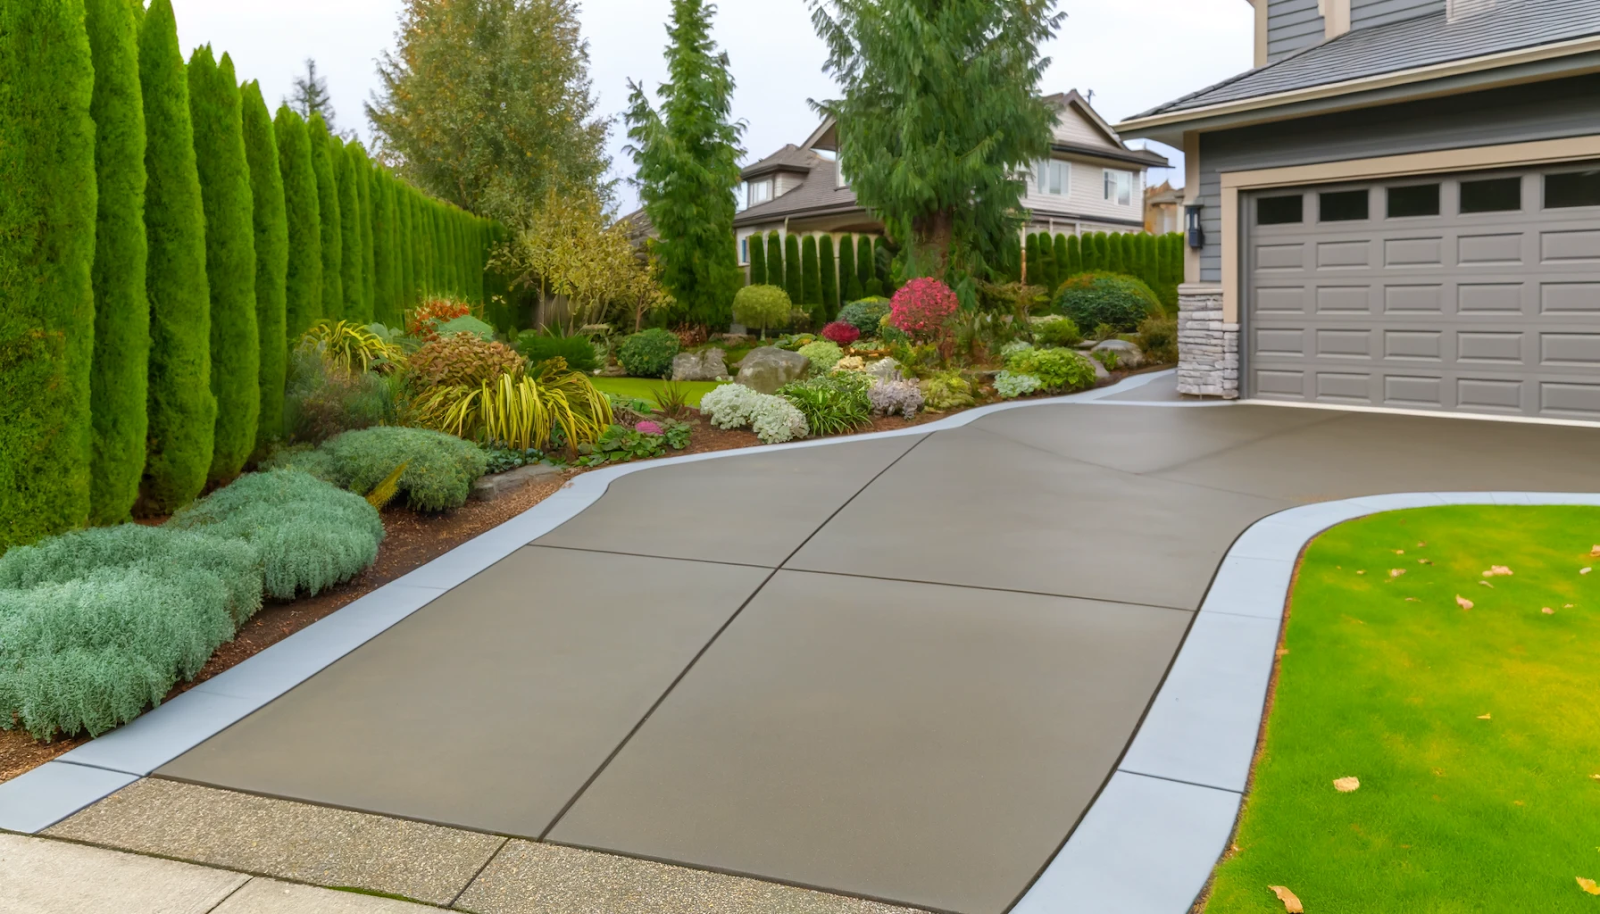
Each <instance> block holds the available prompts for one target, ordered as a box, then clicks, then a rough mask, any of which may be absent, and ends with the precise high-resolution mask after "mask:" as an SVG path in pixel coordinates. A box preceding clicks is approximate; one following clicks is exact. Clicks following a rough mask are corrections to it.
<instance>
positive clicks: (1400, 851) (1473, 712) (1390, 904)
mask: <svg viewBox="0 0 1600 914" xmlns="http://www.w3.org/2000/svg"><path fill="white" fill-rule="evenodd" d="M1595 543H1600V509H1596V508H1565V507H1561V508H1518V507H1446V508H1430V509H1424V510H1417V511H1402V512H1396V513H1392V514H1383V515H1378V516H1375V517H1371V518H1366V519H1363V520H1359V521H1354V522H1352V523H1349V524H1346V525H1344V526H1341V527H1338V528H1336V529H1334V530H1332V531H1331V532H1329V533H1327V534H1325V535H1324V536H1322V537H1321V538H1320V539H1318V540H1317V541H1316V542H1315V543H1314V544H1313V545H1312V547H1311V549H1310V550H1309V552H1308V553H1307V555H1306V558H1305V563H1304V565H1303V567H1302V569H1301V571H1300V576H1299V579H1298V584H1297V585H1296V588H1295V592H1294V595H1293V598H1292V602H1291V604H1290V606H1291V615H1290V619H1289V625H1288V631H1287V635H1286V643H1285V645H1284V647H1285V648H1286V649H1287V651H1288V653H1287V654H1282V655H1280V659H1279V664H1280V666H1279V675H1278V681H1277V692H1276V699H1275V702H1274V704H1273V707H1272V711H1271V716H1270V718H1269V720H1268V729H1267V742H1266V749H1265V751H1264V752H1263V754H1262V756H1261V759H1260V761H1259V762H1258V764H1257V767H1256V773H1255V781H1254V785H1253V788H1252V793H1251V794H1250V798H1249V800H1248V801H1247V804H1246V809H1245V812H1244V818H1243V821H1242V823H1241V826H1240V830H1239V835H1238V837H1237V838H1236V840H1235V843H1236V845H1237V847H1238V848H1239V850H1238V851H1237V852H1235V853H1233V854H1231V855H1230V856H1229V857H1228V859H1226V860H1225V861H1224V862H1223V863H1222V864H1221V866H1220V867H1219V869H1218V871H1217V878H1216V883H1215V888H1214V892H1213V895H1212V897H1211V901H1210V903H1209V905H1208V906H1207V908H1206V911H1207V912H1208V914H1245V912H1251V914H1256V912H1259V914H1269V912H1272V914H1282V912H1283V911H1284V905H1283V903H1281V902H1280V901H1279V900H1278V899H1277V898H1276V897H1275V896H1274V894H1273V893H1272V892H1271V891H1270V890H1269V889H1268V886H1274V885H1282V886H1287V887H1288V888H1289V889H1290V890H1291V891H1293V892H1294V893H1295V894H1296V895H1298V896H1299V898H1300V900H1301V902H1302V903H1303V904H1304V905H1305V910H1306V911H1308V912H1312V914H1323V912H1327V914H1336V912H1360V914H1444V912H1450V914H1456V912H1469V911H1471V912H1485V914H1489V912H1513V911H1528V912H1534V911H1537V912H1540V914H1558V912H1567V911H1572V912H1586V914H1596V912H1600V897H1596V896H1595V895H1591V894H1587V893H1586V892H1585V891H1584V890H1583V889H1582V888H1581V887H1580V885H1579V884H1578V879H1579V878H1580V877H1581V878H1585V879H1592V880H1600V779H1597V778H1596V776H1597V775H1600V653H1597V648H1600V558H1595V559H1591V558H1590V550H1591V548H1592V547H1593V546H1594V544H1595ZM1429 563H1431V564H1429ZM1590 565H1593V566H1595V568H1596V573H1594V574H1588V575H1585V574H1580V573H1579V572H1580V569H1583V568H1586V567H1589V566H1590ZM1493 566H1504V567H1506V568H1509V569H1510V570H1511V572H1512V574H1511V575H1503V574H1502V575H1496V576H1494V577H1490V578H1485V577H1483V572H1484V571H1486V570H1490V569H1492V568H1493ZM1391 570H1401V571H1404V572H1405V573H1404V574H1402V575H1398V576H1395V575H1392V574H1391ZM1363 572H1364V573H1363ZM1485 583H1488V584H1491V585H1493V586H1492V587H1489V586H1484V584H1485ZM1458 596H1459V597H1462V598H1464V599H1465V600H1467V601H1470V602H1471V603H1472V604H1473V605H1472V607H1471V609H1470V610H1469V609H1464V608H1463V607H1462V606H1460V605H1458V603H1457V599H1456V598H1457V597H1458ZM1546 608H1548V609H1551V610H1554V612H1553V613H1550V614H1547V613H1545V612H1544V611H1543V610H1544V609H1546ZM1345 777H1355V778H1359V779H1360V788H1359V789H1358V790H1356V791H1354V792H1351V793H1340V792H1338V791H1337V790H1335V789H1334V786H1333V782H1334V780H1335V779H1336V778H1345Z"/></svg>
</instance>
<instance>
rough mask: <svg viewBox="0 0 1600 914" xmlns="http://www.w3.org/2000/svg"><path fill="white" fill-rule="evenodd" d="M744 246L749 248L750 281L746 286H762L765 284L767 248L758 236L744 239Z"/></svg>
mask: <svg viewBox="0 0 1600 914" xmlns="http://www.w3.org/2000/svg"><path fill="white" fill-rule="evenodd" d="M745 244H746V245H747V246H748V247H749V248H750V281H749V282H748V283H746V285H751V286H764V285H766V284H767V246H766V244H765V242H763V241H762V240H761V236H760V235H759V234H756V235H751V236H750V237H749V238H747V239H745Z"/></svg>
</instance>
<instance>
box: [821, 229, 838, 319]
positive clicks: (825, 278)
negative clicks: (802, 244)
mask: <svg viewBox="0 0 1600 914" xmlns="http://www.w3.org/2000/svg"><path fill="white" fill-rule="evenodd" d="M817 247H818V251H817V261H818V263H819V265H820V266H821V269H822V308H823V315H822V316H823V321H824V323H826V322H827V321H831V320H833V319H834V318H836V317H838V316H839V265H838V264H837V263H835V262H834V259H833V236H832V235H823V236H822V240H821V241H819V242H818V243H817Z"/></svg>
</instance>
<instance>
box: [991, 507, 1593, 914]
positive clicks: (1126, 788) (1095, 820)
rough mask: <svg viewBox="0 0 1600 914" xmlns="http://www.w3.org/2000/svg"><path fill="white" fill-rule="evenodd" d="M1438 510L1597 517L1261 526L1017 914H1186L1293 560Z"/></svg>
mask: <svg viewBox="0 0 1600 914" xmlns="http://www.w3.org/2000/svg"><path fill="white" fill-rule="evenodd" d="M1441 505H1593V506H1600V494H1576V493H1574V494H1563V493H1544V492H1538V493H1530V492H1418V493H1405V494H1397V495H1378V496H1370V497H1363V498H1351V499H1345V500H1342V501H1332V502H1324V503H1321V504H1315V505H1305V506H1303V507H1299V508H1291V509H1289V510H1287V511H1283V512H1280V513H1278V514H1274V515H1272V516H1270V517H1266V518H1263V519H1262V520H1260V521H1258V522H1257V523H1256V524H1254V525H1253V526H1251V527H1250V529H1248V530H1246V531H1245V532H1244V534H1243V535H1241V536H1240V537H1239V539H1238V540H1237V541H1235V543H1234V544H1233V548H1232V549H1231V550H1229V552H1228V555H1227V557H1226V558H1225V559H1224V560H1223V562H1222V565H1221V567H1220V568H1219V570H1218V572H1217V577H1216V579H1215V580H1214V581H1213V583H1212V585H1211V590H1210V591H1209V592H1208V593H1207V594H1206V598H1205V602H1204V603H1202V604H1201V606H1200V612H1199V613H1198V614H1196V617H1195V621H1194V625H1193V627H1192V628H1191V629H1190V631H1189V636H1188V637H1187V638H1185V639H1184V642H1183V647H1182V648H1180V649H1179V651H1178V657H1177V659H1176V660H1174V661H1173V665H1172V669H1171V670H1170V671H1169V672H1168V674H1167V679H1166V681H1165V682H1164V683H1163V684H1162V686H1161V691H1160V692H1159V693H1158V694H1157V695H1156V699H1155V701H1154V703H1152V704H1151V706H1150V710H1149V712H1148V713H1147V714H1146V715H1145V719H1144V722H1143V723H1142V724H1141V725H1140V727H1139V731H1138V733H1136V734H1135V735H1134V738H1133V741H1132V743H1131V744H1130V745H1129V747H1128V751H1127V753H1126V754H1125V755H1124V756H1123V759H1122V762H1121V763H1120V764H1119V765H1118V766H1117V770H1116V771H1115V772H1113V773H1112V776H1111V779H1110V780H1109V781H1108V782H1107V784H1106V786H1105V788H1104V789H1103V790H1102V791H1101V793H1100V796H1099V797H1098V798H1097V799H1096V800H1095V802H1094V804H1093V805H1091V806H1090V807H1089V810H1088V811H1087V812H1086V813H1085V814H1084V817H1083V820H1082V821H1081V822H1080V823H1079V824H1078V827H1077V828H1076V829H1075V830H1074V831H1073V833H1072V835H1071V836H1070V837H1069V838H1068V840H1067V842H1066V844H1065V845H1063V846H1062V848H1061V850H1060V851H1059V852H1058V853H1057V854H1056V856H1055V859H1054V860H1052V861H1051V862H1050V864H1049V865H1048V866H1047V867H1046V868H1045V870H1044V872H1043V873H1042V874H1041V875H1040V876H1039V878H1038V880H1037V881H1035V882H1034V884H1033V886H1032V888H1030V889H1029V890H1028V893H1027V894H1026V895H1025V896H1024V897H1023V898H1022V900H1021V901H1020V902H1018V903H1017V905H1016V906H1015V907H1014V908H1012V914H1079V912H1082V914H1090V912H1093V914H1100V912H1104V911H1117V912H1119V914H1188V912H1189V910H1190V909H1191V908H1192V907H1193V905H1194V902H1195V900H1196V899H1197V898H1198V897H1199V896H1200V893H1201V892H1202V891H1203V890H1204V889H1205V885H1206V882H1207V880H1209V879H1210V877H1211V871H1212V869H1213V868H1215V866H1216V864H1217V861H1218V860H1219V859H1220V858H1221V856H1222V853H1223V851H1224V850H1226V848H1227V844H1228V838H1229V836H1230V835H1232V833H1233V827H1234V823H1235V822H1236V821H1237V819H1238V815H1239V807H1240V804H1241V802H1242V801H1243V799H1244V790H1245V786H1246V782H1247V779H1248V778H1249V776H1250V765H1251V762H1252V760H1253V759H1254V756H1255V749H1256V740H1257V738H1258V737H1259V735H1260V731H1261V726H1262V723H1263V717H1264V715H1265V711H1266V700H1267V687H1268V684H1269V681H1270V680H1271V677H1272V668H1273V664H1274V663H1275V662H1276V660H1277V646H1278V635H1279V630H1280V628H1281V626H1282V625H1283V617H1284V611H1285V609H1286V607H1287V604H1288V598H1289V584H1290V581H1291V578H1292V576H1293V574H1294V569H1295V565H1296V563H1297V562H1298V561H1299V558H1300V553H1301V551H1302V550H1304V548H1305V546H1306V544H1307V543H1309V542H1311V540H1313V539H1315V538H1316V537H1317V536H1318V535H1319V534H1321V533H1323V532H1324V531H1326V530H1328V529H1329V528H1332V527H1336V526H1338V525H1339V524H1342V523H1345V522H1346V521H1351V520H1355V519H1357V518H1360V517H1366V516H1368V515H1371V514H1380V513H1383V512H1387V511H1399V510H1404V509H1407V508H1430V507H1438V506H1441Z"/></svg>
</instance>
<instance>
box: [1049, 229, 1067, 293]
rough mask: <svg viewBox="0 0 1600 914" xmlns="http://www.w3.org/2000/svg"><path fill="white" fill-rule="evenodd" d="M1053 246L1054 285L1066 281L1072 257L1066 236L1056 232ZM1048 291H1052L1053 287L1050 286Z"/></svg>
mask: <svg viewBox="0 0 1600 914" xmlns="http://www.w3.org/2000/svg"><path fill="white" fill-rule="evenodd" d="M1054 248H1055V255H1056V285H1057V286H1059V285H1061V284H1062V283H1063V282H1066V281H1067V277H1069V276H1071V275H1072V258H1071V256H1070V253H1071V252H1070V251H1068V249H1067V236H1066V235H1062V234H1057V235H1056V240H1055V245H1054ZM1050 291H1052V292H1054V291H1055V289H1054V288H1052V289H1051V290H1050Z"/></svg>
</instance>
